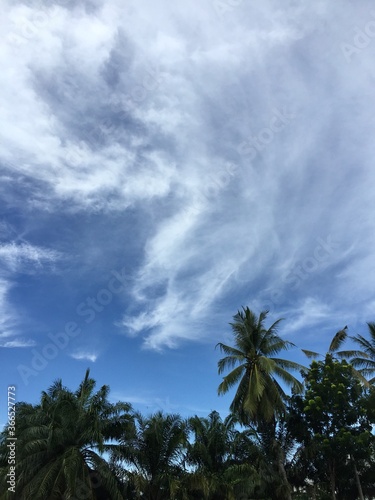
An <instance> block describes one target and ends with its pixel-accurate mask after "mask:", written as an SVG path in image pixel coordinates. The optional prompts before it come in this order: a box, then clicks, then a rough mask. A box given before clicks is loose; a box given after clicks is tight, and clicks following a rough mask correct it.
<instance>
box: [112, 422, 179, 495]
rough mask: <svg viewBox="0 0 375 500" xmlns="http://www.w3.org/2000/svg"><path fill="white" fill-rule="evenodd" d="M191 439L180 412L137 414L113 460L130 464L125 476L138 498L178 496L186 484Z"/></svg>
mask: <svg viewBox="0 0 375 500" xmlns="http://www.w3.org/2000/svg"><path fill="white" fill-rule="evenodd" d="M187 438H188V436H187V425H186V422H184V421H183V420H182V418H181V417H180V416H179V415H177V414H176V415H174V414H169V415H165V414H163V412H156V413H155V414H153V415H151V416H149V417H144V416H142V415H141V414H140V413H136V414H135V426H134V428H133V430H129V429H124V432H123V434H122V436H121V437H120V446H119V447H118V448H115V449H114V450H113V452H112V454H111V461H112V463H113V464H114V466H116V467H117V468H119V466H121V465H122V464H124V465H125V466H126V467H127V470H125V475H126V476H127V477H128V479H129V482H130V483H131V485H132V487H133V489H135V490H136V492H137V498H140V497H142V498H146V499H149V500H162V499H165V498H169V499H171V498H176V497H177V495H178V494H179V493H180V490H181V485H182V481H181V480H182V476H183V472H184V467H183V463H184V453H185V450H186V445H187Z"/></svg>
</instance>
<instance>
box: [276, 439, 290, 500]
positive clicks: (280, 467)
mask: <svg viewBox="0 0 375 500" xmlns="http://www.w3.org/2000/svg"><path fill="white" fill-rule="evenodd" d="M276 446H277V468H278V471H279V474H280V477H281V478H282V480H283V483H284V485H285V496H284V499H283V500H292V491H291V490H292V489H291V487H290V484H289V481H288V477H287V475H286V471H285V465H284V458H285V457H284V452H283V449H282V447H281V445H280V443H278V442H277V443H276Z"/></svg>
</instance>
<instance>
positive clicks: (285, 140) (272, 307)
mask: <svg viewBox="0 0 375 500" xmlns="http://www.w3.org/2000/svg"><path fill="white" fill-rule="evenodd" d="M0 26H1V31H2V45H1V48H0V59H1V67H2V71H1V74H0V84H1V93H0V123H1V127H0V178H1V183H0V196H1V214H0V356H1V387H0V389H1V394H2V396H1V398H0V399H1V401H3V403H2V405H1V406H2V408H1V412H0V423H4V422H5V420H6V387H7V385H16V386H17V398H18V400H27V401H30V402H36V401H37V399H38V397H39V395H40V392H41V391H42V390H44V389H46V388H47V387H48V386H49V385H50V384H51V383H52V382H53V380H55V379H56V378H60V377H62V379H63V382H64V383H65V384H66V385H68V386H69V387H71V388H75V387H76V386H77V385H78V383H79V381H80V380H81V379H82V378H83V376H84V372H85V369H86V368H87V367H90V369H91V373H92V376H93V377H94V378H95V379H96V380H97V381H98V385H102V384H109V385H110V387H111V390H112V393H111V394H112V398H113V400H117V399H123V400H126V401H129V402H132V403H133V404H134V406H135V407H136V408H139V409H140V410H142V411H144V412H152V411H155V410H157V409H163V410H164V411H176V412H180V413H182V414H183V415H190V414H193V413H197V414H199V415H206V414H207V413H208V412H209V411H210V410H212V409H217V410H219V411H220V412H222V413H225V412H226V411H227V409H228V406H229V403H230V400H231V397H230V396H231V395H229V396H228V397H221V398H219V397H218V396H217V394H216V391H217V386H218V385H219V383H220V381H221V379H220V377H219V376H218V374H217V361H218V359H219V358H220V353H219V352H218V351H215V344H216V343H217V342H219V341H224V342H230V328H229V327H228V323H229V322H230V321H231V319H232V316H233V315H234V314H235V313H236V311H237V309H239V308H240V307H241V306H249V307H250V308H252V309H253V310H254V311H256V312H260V311H261V310H262V309H269V311H270V314H269V319H270V321H273V320H275V319H277V318H279V317H284V318H285V321H284V322H283V323H282V327H281V330H280V332H281V334H282V335H283V336H285V338H287V339H288V340H291V341H293V342H295V343H296V344H297V345H298V346H299V347H303V348H307V349H311V350H317V351H320V352H325V350H326V349H327V346H328V344H329V342H330V339H331V338H332V336H333V334H334V333H335V332H336V331H337V330H338V329H340V328H342V327H343V326H344V325H345V324H347V325H348V327H349V333H350V334H356V333H362V334H363V333H364V334H366V331H367V329H366V321H374V320H375V315H374V309H375V294H374V287H373V276H374V269H375V256H374V248H375V231H374V208H375V207H374V205H375V197H374V181H375V169H374V157H375V142H374V140H373V136H374V132H375V99H374V90H373V89H374V81H375V69H374V65H373V60H374V51H375V10H372V3H371V2H370V1H369V0H358V1H357V2H356V3H355V4H354V3H353V2H349V1H343V2H341V3H340V5H338V4H334V3H330V2H326V1H325V0H324V1H323V0H321V1H319V0H317V1H316V2H313V3H312V2H308V1H307V0H306V1H305V0H301V1H299V2H295V1H292V0H291V1H286V2H283V5H282V6H281V7H280V3H279V2H278V1H276V0H263V1H262V2H251V3H248V2H245V1H240V0H216V1H215V0H207V1H205V2H201V1H195V0H192V1H191V2H189V3H186V2H175V3H174V4H173V5H171V3H170V2H167V1H164V0H162V1H160V2H157V3H155V2H151V1H150V0H137V1H129V2H123V1H120V0H107V1H105V2H104V1H103V0H80V1H74V2H73V1H70V0H58V1H56V2H44V1H43V0H41V1H39V2H35V3H33V5H31V4H30V2H26V1H25V2H22V1H17V0H4V2H3V16H2V19H1V21H0ZM289 357H290V358H291V359H296V360H298V361H303V358H302V357H301V355H300V354H299V351H298V350H297V349H296V350H294V351H291V352H290V353H289Z"/></svg>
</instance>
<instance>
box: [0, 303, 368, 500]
mask: <svg viewBox="0 0 375 500" xmlns="http://www.w3.org/2000/svg"><path fill="white" fill-rule="evenodd" d="M266 319H267V311H264V312H261V313H260V314H259V316H257V315H256V314H254V312H253V311H251V310H250V309H249V308H243V309H242V310H240V311H238V312H237V314H236V315H235V316H234V317H233V322H232V323H230V326H231V329H232V335H233V337H232V340H233V342H232V345H226V344H223V343H219V344H218V345H217V347H218V348H219V349H220V351H221V352H222V354H223V355H224V357H223V358H222V359H220V361H219V362H218V372H219V374H220V375H222V376H223V378H222V382H221V383H220V385H219V387H218V393H219V394H225V393H227V392H228V391H231V390H233V392H234V396H233V401H232V403H231V405H230V413H229V415H228V416H227V417H226V418H225V419H223V418H222V417H221V416H220V415H219V413H218V412H216V411H212V412H211V413H210V414H209V415H208V416H207V417H198V416H196V415H195V416H192V417H190V418H182V417H181V416H180V415H178V414H167V413H163V412H156V413H154V414H151V415H146V416H145V415H142V414H141V413H140V412H137V411H134V410H133V408H132V407H131V405H130V404H128V403H126V402H118V403H111V402H110V401H109V387H108V386H106V385H104V386H102V387H101V388H99V389H98V390H96V383H95V380H94V379H93V378H92V377H91V376H90V372H89V370H87V371H86V374H85V377H84V379H83V380H82V382H81V383H80V385H79V387H78V388H77V390H75V391H72V390H71V389H69V388H67V387H65V386H64V385H63V383H62V381H61V380H57V381H56V382H54V383H53V384H52V385H51V386H50V387H49V389H48V390H46V391H43V392H42V394H41V398H40V401H39V403H38V404H35V405H33V404H29V403H26V402H19V403H17V404H16V417H15V418H16V421H15V425H16V429H17V442H16V450H17V453H16V457H17V460H16V463H15V470H14V474H13V476H12V480H13V478H14V481H13V482H12V480H11V476H10V475H9V463H8V459H9V444H10V443H12V440H11V434H10V431H9V428H8V426H5V428H4V429H3V431H2V433H1V434H0V499H10V498H12V499H17V500H58V499H66V500H68V499H70V500H76V499H90V500H109V499H110V500H122V499H149V500H167V499H174V500H188V499H197V500H198V499H202V500H232V499H233V500H235V499H240V500H291V499H296V500H297V499H298V500H303V499H306V500H307V499H316V500H325V499H332V500H354V499H360V500H364V499H371V498H375V436H374V432H373V429H374V426H375V386H374V383H375V377H374V374H375V323H368V336H367V337H364V336H361V335H357V336H354V337H350V336H349V335H348V333H347V327H344V328H343V329H341V330H339V331H338V332H337V333H336V334H335V335H334V337H333V339H332V341H331V343H330V345H329V346H327V352H326V353H325V354H323V355H319V353H315V352H312V351H307V350H304V353H305V354H306V356H308V357H309V358H311V359H312V361H311V362H310V364H309V366H308V367H305V366H302V365H300V364H298V363H296V362H294V361H290V360H287V359H284V358H280V357H279V354H280V353H282V352H283V351H286V350H288V349H289V348H291V347H295V346H294V344H293V343H291V342H289V341H287V340H285V339H283V338H282V337H281V336H280V335H279V333H278V327H279V323H280V320H278V321H276V322H274V323H273V324H271V326H269V327H266V325H265V323H266ZM348 338H351V340H352V341H353V342H354V344H355V345H356V346H357V347H358V349H357V350H350V351H347V350H346V351H345V350H342V349H341V348H342V346H343V344H344V343H345V341H346V340H347V339H348Z"/></svg>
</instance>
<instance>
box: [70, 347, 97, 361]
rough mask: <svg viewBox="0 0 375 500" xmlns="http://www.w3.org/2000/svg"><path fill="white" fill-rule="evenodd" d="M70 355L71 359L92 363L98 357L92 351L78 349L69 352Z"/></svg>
mask: <svg viewBox="0 0 375 500" xmlns="http://www.w3.org/2000/svg"><path fill="white" fill-rule="evenodd" d="M70 357H72V358H73V359H77V360H79V361H91V362H92V363H95V361H96V360H97V359H98V357H99V354H98V353H94V352H92V351H84V350H80V351H75V352H73V353H71V354H70Z"/></svg>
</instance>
